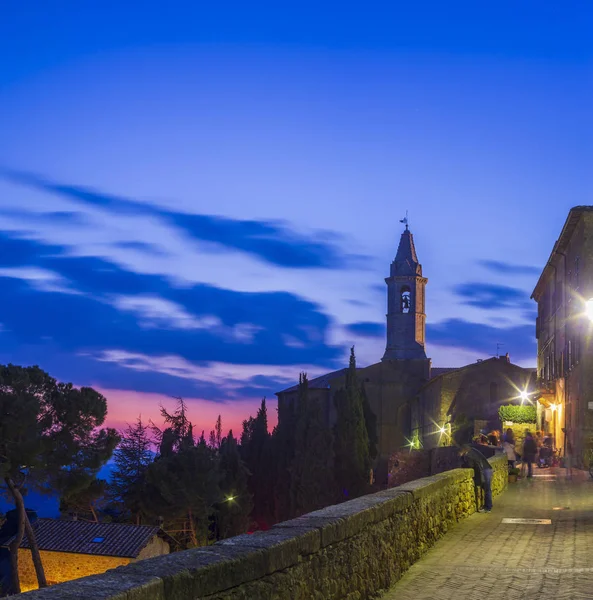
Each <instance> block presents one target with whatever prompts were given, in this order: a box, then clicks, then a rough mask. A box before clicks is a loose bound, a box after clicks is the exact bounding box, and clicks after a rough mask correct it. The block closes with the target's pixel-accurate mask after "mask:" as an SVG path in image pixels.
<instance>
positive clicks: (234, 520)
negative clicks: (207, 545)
mask: <svg viewBox="0 0 593 600" xmlns="http://www.w3.org/2000/svg"><path fill="white" fill-rule="evenodd" d="M219 468H220V473H221V480H220V491H221V496H222V499H221V501H220V503H219V511H218V515H217V523H218V527H217V538H218V539H223V538H227V537H232V536H234V535H240V534H241V533H245V532H246V531H247V530H248V528H249V525H250V523H251V517H250V514H251V511H252V509H253V501H252V495H251V492H250V491H249V487H248V480H249V471H248V470H247V467H246V466H245V463H244V462H243V461H242V460H241V456H240V454H239V447H238V444H237V440H236V439H235V438H234V437H233V432H232V430H231V431H229V434H228V435H227V436H226V437H225V438H222V441H221V444H220V462H219Z"/></svg>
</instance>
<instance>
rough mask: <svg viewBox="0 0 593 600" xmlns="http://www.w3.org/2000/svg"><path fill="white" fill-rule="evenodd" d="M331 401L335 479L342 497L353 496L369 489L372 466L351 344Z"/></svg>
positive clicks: (362, 401)
mask: <svg viewBox="0 0 593 600" xmlns="http://www.w3.org/2000/svg"><path fill="white" fill-rule="evenodd" d="M334 402H335V406H336V414H337V419H336V424H335V427H334V435H335V437H334V448H335V474H336V480H337V483H338V486H339V489H340V492H341V495H342V497H345V498H349V497H350V498H353V497H357V496H360V495H362V494H364V493H365V492H366V491H368V487H369V479H370V478H369V473H370V469H371V458H370V454H369V436H368V432H367V424H366V422H365V418H364V399H363V395H362V389H361V387H360V385H359V383H358V379H357V376H356V357H355V355H354V347H352V348H351V349H350V364H349V366H348V370H347V371H346V384H345V387H344V388H343V389H341V390H339V391H338V392H336V394H335V395H334ZM369 408H370V407H369Z"/></svg>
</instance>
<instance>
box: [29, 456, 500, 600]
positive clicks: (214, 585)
mask: <svg viewBox="0 0 593 600" xmlns="http://www.w3.org/2000/svg"><path fill="white" fill-rule="evenodd" d="M490 462H491V463H492V465H493V467H494V470H495V473H494V477H493V490H494V493H495V494H499V493H501V492H502V491H503V490H504V488H505V487H506V482H507V463H506V457H496V458H492V459H490ZM475 510H476V501H475V491H474V483H473V471H471V470H470V469H454V470H452V471H447V472H445V473H440V474H438V475H433V476H431V477H425V478H423V479H418V480H416V481H411V482H409V483H406V484H404V485H402V486H400V487H397V488H392V489H389V490H385V491H382V492H378V493H376V494H371V495H368V496H363V497H361V498H357V499H355V500H351V501H349V502H344V503H343V504H337V505H335V506H328V507H327V508H324V509H322V510H318V511H316V512H313V513H309V514H307V515H303V516H302V517H298V518H296V519H293V520H291V521H285V522H283V523H279V524H277V525H275V526H274V527H272V529H271V530H269V531H266V532H262V533H258V534H253V535H242V536H238V537H235V538H230V539H228V540H223V541H221V542H218V543H216V544H214V545H213V546H208V547H205V548H196V549H193V550H186V551H185V552H178V553H175V554H169V555H167V556H160V557H157V558H151V559H147V560H143V561H140V562H137V563H134V564H130V565H127V566H125V567H120V568H117V569H115V570H113V571H109V572H107V573H104V574H103V575H95V576H92V577H86V578H84V579H79V580H77V581H71V582H68V583H65V584H61V585H58V586H54V587H50V588H47V589H45V590H38V591H35V592H30V593H29V594H28V595H27V596H26V598H27V600H46V599H47V600H80V599H81V598H87V599H88V600H91V599H92V600H197V599H203V600H223V599H224V600H231V599H232V600H247V599H251V598H258V599H269V600H310V599H319V600H330V599H348V600H354V599H360V600H362V599H365V598H372V597H374V596H376V595H377V594H378V593H379V592H381V591H382V590H385V589H387V588H389V587H390V586H391V585H393V583H395V582H396V581H397V580H398V579H399V578H400V577H401V576H402V574H403V573H404V572H405V571H406V569H408V568H409V567H410V565H412V564H413V563H414V562H415V561H416V560H418V559H419V558H420V557H421V556H422V554H424V552H426V551H427V550H428V549H429V548H430V547H431V546H432V545H433V544H434V542H435V541H436V540H438V539H439V538H440V537H441V536H442V535H444V534H445V533H446V532H447V530H448V529H449V528H450V527H452V526H454V525H455V523H456V522H457V521H459V520H460V519H463V518H465V517H467V516H468V515H470V514H472V513H473V512H475Z"/></svg>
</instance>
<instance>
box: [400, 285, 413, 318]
mask: <svg viewBox="0 0 593 600" xmlns="http://www.w3.org/2000/svg"><path fill="white" fill-rule="evenodd" d="M400 305H401V311H402V312H403V313H406V314H407V313H409V312H410V308H411V306H412V291H411V290H410V286H408V285H404V286H402V289H401V295H400Z"/></svg>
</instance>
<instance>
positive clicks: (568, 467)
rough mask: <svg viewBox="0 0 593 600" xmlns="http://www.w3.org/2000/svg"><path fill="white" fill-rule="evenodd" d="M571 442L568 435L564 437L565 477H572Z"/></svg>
mask: <svg viewBox="0 0 593 600" xmlns="http://www.w3.org/2000/svg"><path fill="white" fill-rule="evenodd" d="M572 455H573V450H572V442H571V441H570V437H568V436H567V438H566V453H565V454H564V467H565V468H566V478H567V479H572Z"/></svg>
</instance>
